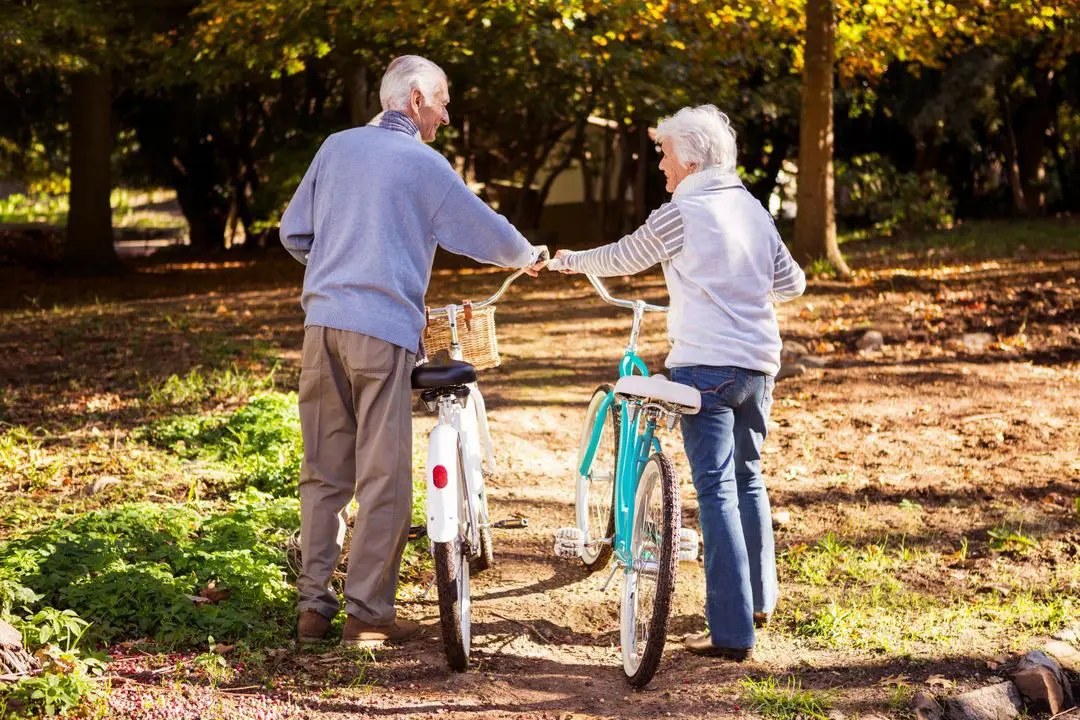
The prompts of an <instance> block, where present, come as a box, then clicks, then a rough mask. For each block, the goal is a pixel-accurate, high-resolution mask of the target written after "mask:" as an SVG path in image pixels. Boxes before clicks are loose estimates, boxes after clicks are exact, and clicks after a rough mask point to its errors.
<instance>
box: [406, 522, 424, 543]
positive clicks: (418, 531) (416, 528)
mask: <svg viewBox="0 0 1080 720" xmlns="http://www.w3.org/2000/svg"><path fill="white" fill-rule="evenodd" d="M422 537H427V525H411V526H410V527H409V540H419V539H420V538H422Z"/></svg>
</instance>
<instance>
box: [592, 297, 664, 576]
mask: <svg viewBox="0 0 1080 720" xmlns="http://www.w3.org/2000/svg"><path fill="white" fill-rule="evenodd" d="M589 280H590V281H591V282H592V284H593V285H594V286H595V287H596V289H597V290H598V291H600V295H601V296H602V297H604V299H605V300H607V301H608V302H610V303H612V304H623V303H626V301H615V300H614V298H611V296H610V295H608V294H607V291H606V290H605V289H604V288H603V286H602V285H600V283H599V282H597V281H596V279H595V278H593V277H591V276H590V277H589ZM623 306H630V307H632V308H633V310H634V324H633V328H632V330H631V332H630V342H629V343H628V344H627V346H626V351H625V353H624V354H623V358H622V360H621V361H620V362H619V377H626V376H627V375H633V374H634V373H635V372H636V373H637V374H639V375H644V376H648V375H649V368H648V366H647V365H646V364H645V361H644V360H642V359H641V357H640V356H638V354H637V339H638V334H639V332H640V330H641V320H642V318H643V317H644V315H645V310H647V309H648V310H662V309H664V308H659V307H657V306H651V305H647V304H646V303H645V302H643V301H641V300H637V301H634V302H632V303H627V304H626V305H623ZM612 403H619V413H620V419H621V420H622V422H621V423H620V424H619V438H618V443H619V454H618V463H617V465H616V467H615V498H614V502H613V507H614V510H615V537H614V538H612V542H613V543H614V551H615V557H616V559H617V560H618V561H619V562H621V563H622V564H623V567H624V568H626V570H627V571H628V572H629V571H630V569H632V566H633V562H632V558H631V555H630V544H629V543H630V535H631V530H632V529H633V524H634V500H635V498H636V496H637V489H638V488H637V486H638V479H639V478H640V477H641V471H642V470H643V469H644V467H645V463H646V462H647V461H648V459H649V453H650V451H652V450H655V451H656V452H659V451H660V441H659V439H657V437H656V424H657V422H656V419H655V418H653V417H648V418H646V419H645V420H644V423H643V422H642V417H643V415H644V413H643V412H642V407H641V405H640V404H637V403H629V402H626V401H623V400H619V399H618V398H616V397H615V392H614V391H612V392H610V393H608V396H607V397H606V398H605V399H604V401H603V402H602V403H601V405H600V408H599V410H598V412H597V413H596V422H595V423H594V425H593V429H592V436H591V437H590V439H589V446H588V449H587V450H586V452H585V457H584V458H582V461H581V467H579V468H578V472H579V473H581V475H582V476H585V477H587V476H588V474H589V470H590V468H591V467H592V463H593V460H594V459H595V457H596V450H597V448H598V447H599V445H600V437H601V435H602V434H603V428H604V418H605V417H606V414H607V412H608V411H609V410H610V408H611V404H612Z"/></svg>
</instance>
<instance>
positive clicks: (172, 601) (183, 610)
mask: <svg viewBox="0 0 1080 720" xmlns="http://www.w3.org/2000/svg"><path fill="white" fill-rule="evenodd" d="M298 526H299V504H298V502H297V501H296V500H292V499H282V498H273V497H271V496H269V495H266V494H264V493H260V492H258V491H257V490H254V489H248V490H247V491H245V492H244V493H243V494H241V495H240V496H239V497H238V498H237V499H236V506H235V508H234V509H232V510H230V511H227V512H221V511H217V512H213V511H212V510H211V507H210V506H209V505H207V504H204V503H192V504H187V505H169V506H161V505H154V504H151V503H132V504H127V505H122V506H120V507H118V508H116V509H110V510H101V511H98V512H92V513H87V514H85V515H82V516H79V517H77V518H75V519H72V520H64V521H60V522H56V523H54V524H53V525H51V526H47V527H46V528H44V529H43V530H41V531H39V532H37V533H36V534H35V535H33V536H32V537H29V538H25V539H21V540H14V541H11V542H8V543H6V544H4V545H3V546H2V547H0V578H9V580H8V581H7V586H8V588H7V590H6V594H8V595H12V596H14V597H15V598H18V600H13V601H11V602H20V601H22V602H24V604H25V606H26V607H27V609H28V610H30V611H31V612H38V611H40V610H41V609H42V608H45V607H56V608H65V609H70V610H73V611H74V612H75V613H77V614H78V615H79V616H80V617H81V618H84V619H85V620H87V621H89V622H91V623H93V625H92V626H91V627H90V629H89V631H88V635H89V636H90V637H93V638H94V639H96V640H100V641H105V642H109V641H113V640H116V639H119V638H142V637H152V638H154V639H156V640H158V641H160V642H162V643H164V644H166V645H170V646H186V645H193V644H197V643H200V642H202V641H203V640H205V638H206V636H207V635H213V636H215V637H217V638H219V639H223V640H231V641H237V640H241V639H243V640H244V641H245V642H246V643H248V644H249V645H260V644H267V643H271V642H275V641H277V640H280V639H281V637H283V636H284V635H285V634H287V633H288V631H289V625H290V623H291V620H292V618H293V606H294V604H295V592H294V590H293V587H292V585H291V583H290V582H289V579H288V578H287V577H286V563H285V553H284V547H285V544H286V541H287V539H288V537H289V536H290V535H291V534H292V533H293V531H294V530H295V529H296V528H297V527H298ZM15 578H18V581H17V583H16V582H15V580H14V579H15ZM211 583H213V584H214V586H215V587H216V588H217V589H219V590H225V591H228V592H227V593H224V595H226V596H224V597H221V596H218V597H214V601H213V602H199V601H197V600H193V598H195V597H197V596H198V595H199V593H200V592H201V591H204V590H206V589H207V588H209V587H211ZM26 591H29V593H27V592H26ZM30 594H33V595H35V596H38V599H37V600H34V601H32V602H29V603H26V602H25V600H26V599H28V597H29V595H30ZM204 594H210V593H204ZM210 595H212V594H210ZM43 617H47V614H46V616H43Z"/></svg>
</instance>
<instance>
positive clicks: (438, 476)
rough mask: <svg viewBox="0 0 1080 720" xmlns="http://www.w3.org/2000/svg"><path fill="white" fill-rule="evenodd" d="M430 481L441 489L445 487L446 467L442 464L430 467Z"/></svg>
mask: <svg viewBox="0 0 1080 720" xmlns="http://www.w3.org/2000/svg"><path fill="white" fill-rule="evenodd" d="M431 481H432V482H433V483H435V487H437V488H439V489H440V490H442V489H443V488H444V487H446V468H445V467H443V466H442V465H436V466H435V467H433V468H432V469H431Z"/></svg>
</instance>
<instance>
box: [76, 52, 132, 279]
mask: <svg viewBox="0 0 1080 720" xmlns="http://www.w3.org/2000/svg"><path fill="white" fill-rule="evenodd" d="M71 101H72V112H71V195H70V200H69V202H70V210H69V212H68V220H67V242H66V244H65V247H64V264H65V265H66V266H67V267H68V268H71V269H73V270H77V271H78V272H84V273H111V272H116V271H118V270H119V269H120V268H121V265H120V261H119V260H118V259H117V257H116V249H115V247H114V245H113V243H114V238H113V229H112V207H111V205H110V203H109V194H110V193H111V191H112V180H111V173H110V171H109V162H110V158H111V156H112V146H113V135H112V86H111V83H110V82H109V76H108V74H107V72H104V71H102V72H90V71H84V72H79V73H76V74H75V75H73V76H72V78H71Z"/></svg>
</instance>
